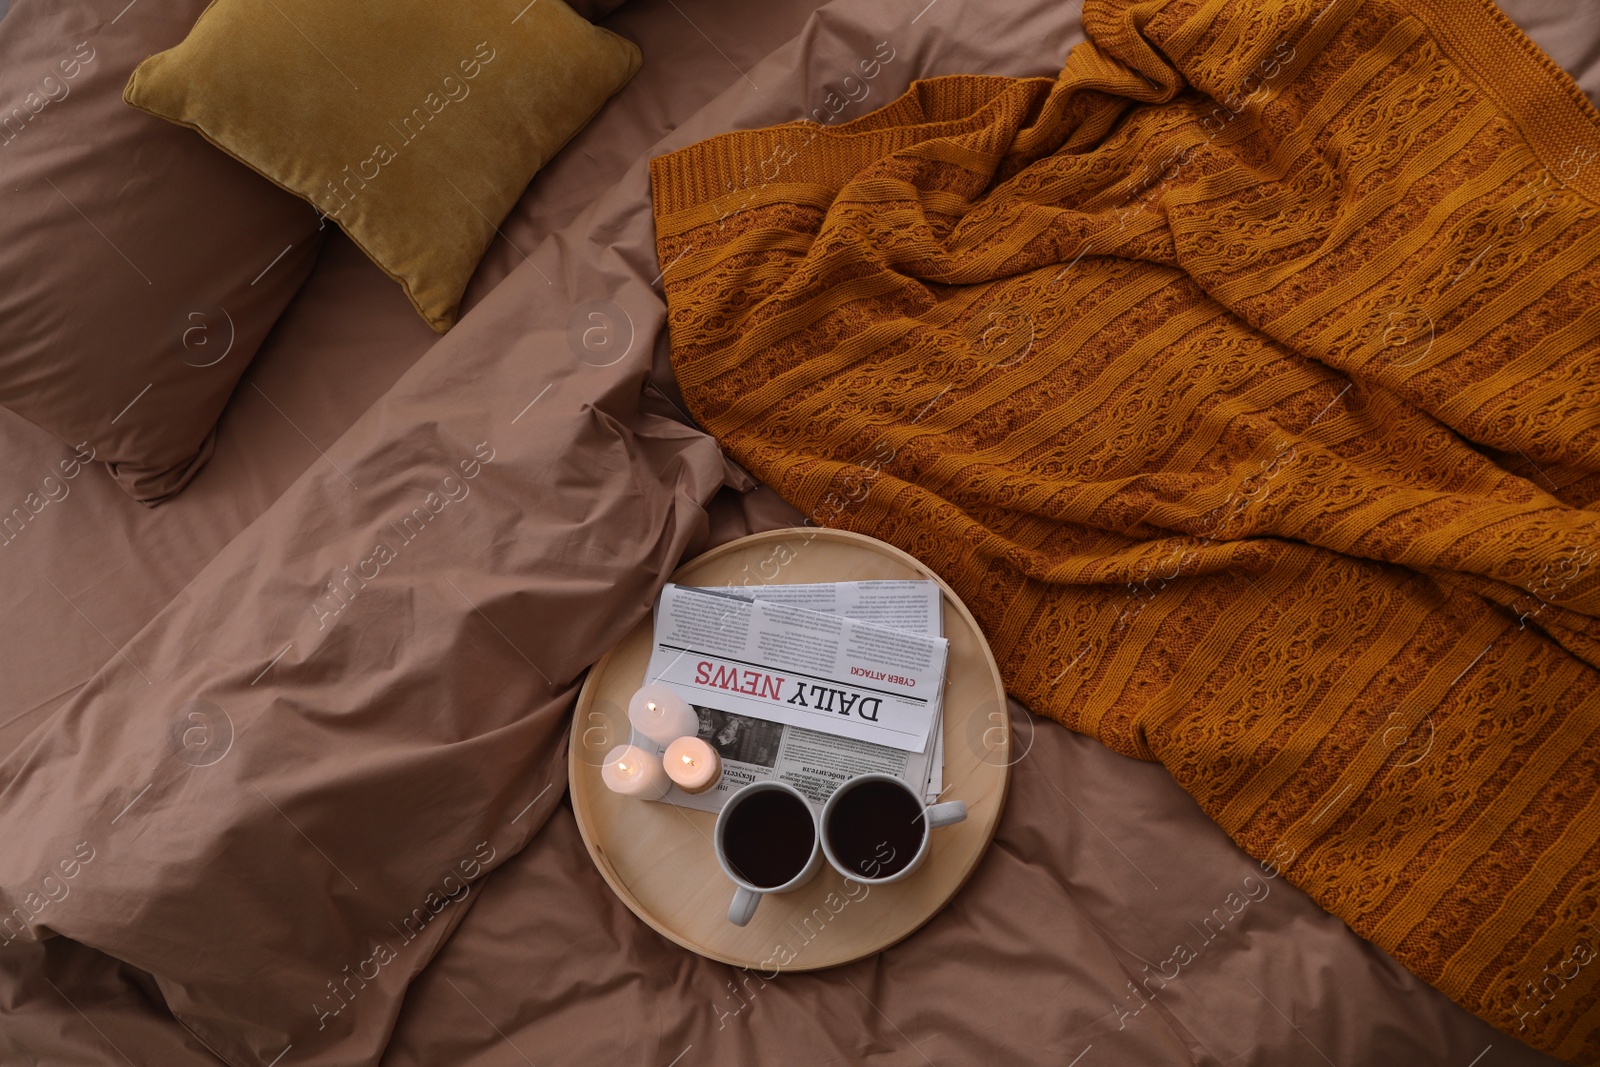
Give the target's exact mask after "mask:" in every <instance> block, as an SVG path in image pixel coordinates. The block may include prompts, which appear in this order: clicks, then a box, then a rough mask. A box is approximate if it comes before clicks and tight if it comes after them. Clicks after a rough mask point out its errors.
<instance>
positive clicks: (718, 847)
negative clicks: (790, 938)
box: [711, 781, 822, 926]
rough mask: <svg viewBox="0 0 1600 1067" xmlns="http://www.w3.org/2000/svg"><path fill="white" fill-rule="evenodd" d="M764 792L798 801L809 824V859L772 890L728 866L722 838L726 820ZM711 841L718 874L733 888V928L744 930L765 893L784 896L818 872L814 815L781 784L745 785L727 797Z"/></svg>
mask: <svg viewBox="0 0 1600 1067" xmlns="http://www.w3.org/2000/svg"><path fill="white" fill-rule="evenodd" d="M767 790H777V791H779V792H783V793H788V794H790V795H791V796H793V797H794V798H795V800H797V801H799V803H800V806H801V807H802V808H804V809H805V812H806V817H807V818H808V819H810V821H811V857H810V859H808V860H807V861H806V865H805V867H804V868H803V869H802V870H801V871H800V873H799V874H796V875H795V876H794V877H793V878H790V879H789V880H788V881H787V882H784V883H783V884H782V885H774V886H760V885H756V884H755V883H754V882H751V881H749V880H748V879H746V878H745V877H744V876H743V875H741V874H740V873H739V872H738V871H736V870H735V869H734V866H733V864H732V863H730V862H729V860H728V853H727V851H726V848H725V846H724V838H725V835H726V833H727V828H728V818H729V816H730V815H731V814H732V813H733V812H734V811H735V810H737V809H738V808H739V806H740V805H741V804H742V803H743V802H744V801H746V800H748V799H749V798H750V797H751V796H753V795H754V794H756V793H761V792H765V791H767ZM711 840H712V846H713V848H714V849H715V851H716V854H717V863H718V864H720V865H721V867H722V873H723V874H726V875H727V876H728V878H729V880H731V881H732V882H733V884H734V885H735V886H736V887H737V888H736V889H734V891H733V900H731V901H730V902H729V903H728V921H729V922H731V923H733V925H735V926H744V925H745V924H747V923H749V921H750V920H751V918H752V917H753V916H754V915H755V913H756V905H758V904H760V903H761V898H762V897H764V896H766V895H767V894H768V893H787V892H789V891H790V890H792V889H799V888H800V887H801V886H803V885H805V884H806V883H807V882H809V881H811V879H812V878H815V877H816V874H817V872H818V871H819V870H821V869H822V848H821V840H822V834H821V833H819V832H818V828H817V820H816V815H815V813H814V812H813V811H812V810H811V805H810V804H809V803H808V802H807V801H806V798H805V797H804V796H803V795H801V793H800V791H799V790H798V789H796V788H795V787H794V786H792V785H789V784H787V783H785V782H776V781H767V782H751V783H750V784H749V785H747V786H745V787H743V788H742V789H740V790H739V791H738V792H736V793H734V794H733V796H731V797H729V798H728V800H727V802H726V803H725V804H723V806H722V811H720V812H719V813H718V814H717V827H716V830H715V831H713V833H712V837H711Z"/></svg>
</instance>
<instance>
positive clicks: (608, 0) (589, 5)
mask: <svg viewBox="0 0 1600 1067" xmlns="http://www.w3.org/2000/svg"><path fill="white" fill-rule="evenodd" d="M0 2H3V0H0ZM571 3H572V10H574V11H576V12H577V13H578V14H580V15H582V16H583V17H584V18H586V19H588V20H589V21H590V22H599V21H600V20H601V19H603V18H605V17H606V16H607V15H609V14H611V13H612V12H613V11H615V10H616V9H617V8H619V7H621V6H622V3H623V0H571Z"/></svg>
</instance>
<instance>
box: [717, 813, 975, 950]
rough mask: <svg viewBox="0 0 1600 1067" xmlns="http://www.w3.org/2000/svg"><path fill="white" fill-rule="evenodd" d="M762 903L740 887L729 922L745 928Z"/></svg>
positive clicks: (729, 915) (748, 890)
mask: <svg viewBox="0 0 1600 1067" xmlns="http://www.w3.org/2000/svg"><path fill="white" fill-rule="evenodd" d="M961 815H962V818H965V817H966V811H965V809H963V810H962V812H961ZM759 903H761V894H760V893H757V892H756V891H755V890H753V889H746V888H745V887H744V886H742V885H741V886H739V887H737V888H736V889H734V891H733V899H732V900H731V901H729V902H728V921H729V922H731V923H732V924H733V925H735V926H744V925H746V924H747V923H749V922H750V920H751V919H753V918H754V917H755V914H756V905H757V904H759Z"/></svg>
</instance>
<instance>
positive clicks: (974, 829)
mask: <svg viewBox="0 0 1600 1067" xmlns="http://www.w3.org/2000/svg"><path fill="white" fill-rule="evenodd" d="M882 578H901V579H903V578H926V579H932V580H934V581H939V579H938V578H937V577H935V575H934V574H933V572H931V571H929V570H928V569H927V568H926V567H924V566H922V564H920V563H918V562H917V561H916V560H915V559H913V558H912V557H911V556H908V555H906V554H905V553H904V552H901V551H900V550H899V549H897V548H893V547H891V546H890V545H886V544H884V543H883V542H881V541H877V540H874V539H873V538H870V537H864V536H862V535H860V534H854V533H848V532H845V531H839V530H823V529H789V530H773V531H770V532H768V533H763V534H756V535H754V536H752V537H745V538H741V539H739V540H737V541H731V542H729V543H728V544H725V545H722V546H721V547H720V548H716V549H713V550H712V551H710V552H707V553H706V554H705V555H703V556H700V557H699V558H698V559H695V560H692V561H690V562H689V563H686V564H685V565H684V566H683V567H681V568H679V570H678V572H677V573H676V574H674V575H673V576H672V580H673V581H675V582H679V583H682V584H686V585H769V584H784V583H801V582H840V581H863V580H869V579H882ZM939 585H940V588H941V589H943V590H944V635H945V637H947V638H948V639H949V641H950V655H949V661H948V666H947V677H946V684H945V694H944V784H945V791H944V794H943V796H942V797H941V799H943V800H964V801H966V803H967V812H968V815H967V820H966V821H965V822H962V823H957V824H956V825H954V826H950V827H945V828H942V829H939V830H936V831H934V839H933V845H932V850H931V852H930V854H929V857H928V860H927V862H926V863H925V864H924V865H923V867H922V869H921V870H919V871H918V872H917V873H916V874H914V875H912V876H911V877H910V878H907V879H905V880H904V881H901V882H896V883H892V884H890V885H883V886H866V885H861V884H859V883H855V882H852V883H850V884H848V885H847V884H846V883H845V880H844V878H843V877H842V876H841V875H840V874H839V873H838V872H837V871H835V870H834V869H833V868H832V867H829V866H827V865H826V864H825V865H824V866H823V868H822V873H821V874H819V875H817V877H816V878H815V879H813V880H812V881H811V882H810V883H808V884H807V885H805V886H803V887H801V888H800V889H797V890H795V891H794V892H792V893H780V894H772V895H769V896H767V897H766V898H765V899H764V900H762V902H761V906H760V908H758V909H757V910H756V915H755V918H754V919H752V920H751V922H750V925H749V926H746V927H742V928H741V927H737V926H734V925H733V924H732V923H730V922H728V901H729V899H730V898H731V897H732V896H733V888H734V887H733V883H732V882H730V881H728V879H727V877H726V876H725V875H724V874H723V873H722V871H721V870H720V869H719V868H718V867H717V861H716V857H715V856H714V855H712V851H711V829H712V825H713V823H715V821H716V816H715V815H712V814H711V813H709V812H702V811H691V810H689V809H686V808H680V807H677V806H675V805H672V804H665V803H654V802H650V801H641V800H636V799H633V798H629V797H622V796H619V795H618V794H616V793H613V792H611V791H610V790H608V789H606V787H605V785H604V783H603V782H602V781H601V779H600V764H601V762H602V761H603V760H604V758H605V755H606V753H607V752H609V751H610V750H611V748H612V747H613V746H615V745H618V744H622V743H625V742H626V741H627V740H628V736H629V726H628V714H627V710H626V709H627V705H628V698H629V697H630V696H632V695H633V692H634V691H635V690H636V689H638V688H639V686H640V685H642V684H643V682H644V673H645V665H646V663H647V662H648V660H649V658H650V644H651V630H652V620H650V619H646V620H645V621H643V622H641V623H640V624H639V625H638V626H637V627H635V628H634V629H633V631H632V632H630V633H629V634H628V636H627V637H625V638H624V639H623V640H622V642H621V643H620V644H618V645H617V647H616V648H614V649H612V650H611V651H610V652H609V653H607V654H606V656H605V658H604V659H602V660H601V661H600V662H599V663H597V664H596V665H595V667H594V669H593V670H592V671H590V672H589V677H588V679H587V681H585V682H584V685H583V691H582V692H581V693H580V694H579V695H578V704H577V708H576V710H575V712H574V718H573V725H572V741H571V745H570V747H569V749H568V763H569V773H570V776H571V789H572V809H573V812H574V813H575V814H576V815H577V819H578V829H579V830H580V831H581V832H582V834H583V841H584V844H585V845H586V846H587V847H588V849H589V855H590V856H591V857H592V858H593V859H594V862H595V866H596V867H598V868H599V869H600V873H601V874H602V875H603V876H604V877H605V880H606V882H607V883H609V884H610V886H611V888H612V889H613V890H615V892H616V894H617V896H618V897H620V898H621V899H622V901H623V903H625V904H627V905H628V907H629V908H631V909H632V910H633V913H634V914H635V915H637V916H639V918H641V919H643V920H644V921H645V922H647V923H649V924H650V925H651V926H652V927H654V928H655V929H656V930H657V931H658V932H660V933H661V934H662V935H663V936H664V937H667V938H669V939H671V940H672V941H675V942H677V943H678V944H680V945H682V946H683V947H684V948H687V949H689V950H691V951H693V952H698V953H699V954H700V955H702V956H708V957H710V958H711V959H714V960H720V961H722V962H724V963H731V964H734V965H735V966H740V967H751V968H756V967H759V968H761V969H762V970H763V971H767V970H771V971H779V970H787V971H806V970H815V969H817V968H820V967H833V966H836V965H838V964H841V963H849V962H850V961H852V960H857V959H860V958H862V957H863V956H870V955H872V954H873V953H876V952H881V951H882V950H883V949H886V948H888V947H889V946H890V945H893V944H894V943H896V942H897V941H900V940H901V939H903V938H905V937H907V936H908V935H910V934H911V933H912V932H913V931H915V930H916V929H917V928H918V927H920V926H921V925H922V924H923V923H925V922H927V921H928V920H929V919H931V918H932V917H933V916H934V914H935V913H936V912H938V910H939V909H940V908H942V907H944V905H945V903H946V902H948V901H949V900H950V898H951V897H953V896H954V895H955V893H956V891H957V890H958V889H960V888H961V886H962V884H963V883H964V882H966V880H967V876H968V875H970V874H971V873H972V870H973V868H974V867H976V866H977V864H978V860H979V858H980V857H981V856H982V855H983V851H984V849H985V848H987V847H988V845H989V841H990V839H991V838H992V837H993V836H994V829H995V825H996V823H998V822H999V819H1000V809H1001V807H1002V806H1003V805H1004V803H1005V796H1006V786H1007V783H1008V782H1009V779H1010V764H1011V760H1010V751H1011V732H1010V720H1009V718H1008V716H1007V714H1006V704H1005V690H1004V687H1003V686H1002V685H1001V683H1000V672H999V669H998V668H997V667H996V666H995V662H994V656H993V655H992V654H991V653H990V651H989V645H988V643H987V642H986V641H985V640H984V639H983V634H982V633H981V632H980V631H979V629H978V624H977V623H976V622H975V621H973V618H972V616H971V615H970V614H969V613H968V612H967V609H966V607H965V606H964V605H963V604H962V603H961V601H960V600H959V599H957V598H956V595H955V593H953V592H952V591H951V590H950V588H949V587H948V586H946V585H945V584H944V583H943V582H939Z"/></svg>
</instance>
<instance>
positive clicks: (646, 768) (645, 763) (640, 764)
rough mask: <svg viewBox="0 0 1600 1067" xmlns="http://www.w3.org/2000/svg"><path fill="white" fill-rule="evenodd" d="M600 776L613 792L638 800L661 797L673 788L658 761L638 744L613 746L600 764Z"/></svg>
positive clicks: (658, 798)
mask: <svg viewBox="0 0 1600 1067" xmlns="http://www.w3.org/2000/svg"><path fill="white" fill-rule="evenodd" d="M600 777H601V778H602V779H603V780H604V781H605V783H606V788H608V789H610V790H611V791H612V792H613V793H621V794H622V795H623V796H625V797H639V798H640V799H641V800H660V799H661V798H662V797H664V796H666V795H667V790H669V789H671V788H672V780H671V779H669V778H668V777H667V772H666V771H664V770H662V769H661V760H659V759H658V758H656V756H655V754H654V753H651V752H646V751H645V750H644V749H642V748H639V747H638V746H637V745H618V746H617V747H616V748H614V749H612V750H611V751H610V752H609V753H608V754H607V755H606V761H605V763H603V764H601V765H600Z"/></svg>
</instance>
